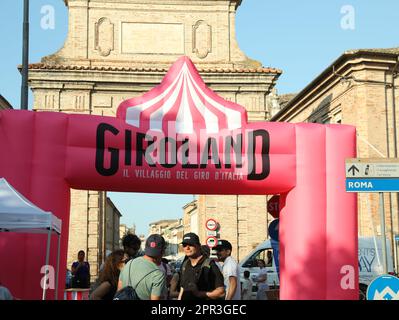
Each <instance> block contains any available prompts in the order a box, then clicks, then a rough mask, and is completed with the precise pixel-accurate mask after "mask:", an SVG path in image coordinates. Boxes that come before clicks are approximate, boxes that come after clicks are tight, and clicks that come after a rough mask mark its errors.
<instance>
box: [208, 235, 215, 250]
mask: <svg viewBox="0 0 399 320" xmlns="http://www.w3.org/2000/svg"><path fill="white" fill-rule="evenodd" d="M206 245H207V246H208V247H209V248H211V249H212V248H214V247H216V246H217V245H218V238H216V237H213V236H211V237H208V238H207V239H206Z"/></svg>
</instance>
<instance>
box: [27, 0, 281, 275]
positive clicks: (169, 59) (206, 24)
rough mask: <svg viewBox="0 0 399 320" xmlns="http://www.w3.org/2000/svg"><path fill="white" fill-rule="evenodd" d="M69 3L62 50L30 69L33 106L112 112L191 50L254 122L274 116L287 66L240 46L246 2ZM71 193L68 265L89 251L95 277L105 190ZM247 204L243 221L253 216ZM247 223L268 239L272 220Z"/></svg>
mask: <svg viewBox="0 0 399 320" xmlns="http://www.w3.org/2000/svg"><path fill="white" fill-rule="evenodd" d="M64 1H65V4H66V5H67V6H68V9H69V31H68V36H67V40H66V42H65V44H64V46H63V48H62V49H60V50H59V51H58V52H57V53H55V54H52V55H50V56H47V57H44V58H43V59H42V61H41V62H40V63H34V64H31V65H30V68H29V82H30V86H31V88H32V91H33V94H34V110H36V111H62V112H68V113H85V114H96V115H107V116H113V115H115V113H116V109H117V107H118V105H119V103H120V102H121V101H123V100H125V99H126V98H131V97H134V96H139V95H142V94H143V93H145V92H147V91H148V90H150V89H151V88H153V87H154V86H156V85H157V84H159V83H160V81H161V80H162V78H163V76H164V75H165V73H166V71H167V70H168V68H169V67H170V65H171V64H172V63H173V62H174V61H176V60H177V59H178V58H179V57H180V56H182V55H186V56H189V57H190V58H191V59H192V60H193V62H194V63H195V64H196V66H197V68H198V70H199V71H200V73H201V76H202V77H203V79H204V80H205V82H206V83H207V85H208V86H210V87H211V88H212V89H213V90H214V91H216V92H217V93H219V94H220V95H221V96H223V97H224V98H226V99H229V100H231V101H234V102H236V103H239V104H241V105H243V106H245V107H246V108H247V110H248V116H249V120H252V121H257V120H265V119H268V118H269V117H270V110H269V107H270V106H269V102H268V101H269V100H270V99H269V98H268V95H269V93H270V92H271V90H272V88H273V87H274V85H275V83H276V81H277V79H278V77H279V75H280V74H281V71H279V70H277V69H273V68H265V67H262V66H261V64H260V63H259V62H257V61H254V60H251V59H249V58H247V57H246V56H245V54H244V53H243V52H242V51H241V50H240V48H239V47H238V44H237V41H236V38H235V17H236V10H237V8H238V7H239V6H240V4H241V2H242V0H90V1H89V0H64ZM71 197H72V199H71V220H70V233H69V249H68V250H69V252H68V265H70V264H71V262H72V261H73V260H74V259H76V254H77V252H78V251H79V250H80V249H83V250H86V251H87V257H88V260H89V262H90V263H91V265H92V273H93V276H96V275H97V267H98V265H99V264H100V263H101V262H102V260H103V257H104V252H105V249H104V234H103V230H104V224H105V218H104V216H105V215H104V207H105V199H106V195H105V193H104V192H97V191H78V190H73V192H72V196H71ZM213 198H215V199H216V198H217V197H214V196H209V199H210V200H211V199H213ZM219 198H223V197H219ZM211 202H215V201H213V200H212V201H211ZM236 202H237V203H238V201H235V202H234V203H236ZM261 202H262V203H265V197H262V200H261ZM221 203H225V201H221ZM231 205H234V204H231ZM245 205H246V209H245V211H243V215H242V216H241V217H238V218H237V221H245V220H248V218H249V217H248V216H247V215H248V214H249V213H250V212H251V210H250V209H248V206H249V205H250V204H249V203H248V201H247V200H245ZM258 205H259V204H257V206H258ZM263 209H264V208H263ZM263 209H262V210H263ZM222 211H223V208H221V210H220V211H218V210H216V211H215V214H217V212H222ZM216 218H218V217H216ZM258 219H260V220H262V219H263V220H265V219H266V218H265V213H264V212H263V216H262V217H261V218H258ZM265 221H266V220H265ZM242 228H244V227H242ZM248 228H252V231H251V232H252V233H257V232H259V237H261V238H262V239H260V240H259V241H261V240H263V239H264V238H265V234H264V233H265V229H266V222H264V223H259V227H258V224H256V225H252V226H247V227H245V230H246V231H245V232H247V230H249V229H248ZM258 229H259V230H258ZM226 230H229V228H226ZM224 236H225V237H229V234H226V235H224ZM232 243H233V244H234V245H237V244H236V243H234V242H232ZM240 250H241V249H240ZM242 250H244V251H245V250H246V249H245V248H244V249H242Z"/></svg>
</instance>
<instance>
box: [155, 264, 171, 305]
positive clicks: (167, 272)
mask: <svg viewBox="0 0 399 320" xmlns="http://www.w3.org/2000/svg"><path fill="white" fill-rule="evenodd" d="M158 268H159V270H161V271H162V272H163V273H164V274H165V280H167V279H168V277H171V276H173V274H172V269H171V268H170V266H169V264H167V263H164V262H161V264H160V265H159V266H158ZM168 285H169V283H166V286H165V289H164V292H163V294H162V297H163V298H164V299H165V300H167V299H168V288H167V286H168Z"/></svg>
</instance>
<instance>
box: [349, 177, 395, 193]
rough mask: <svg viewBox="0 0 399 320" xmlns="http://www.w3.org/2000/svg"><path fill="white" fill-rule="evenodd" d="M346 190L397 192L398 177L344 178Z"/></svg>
mask: <svg viewBox="0 0 399 320" xmlns="http://www.w3.org/2000/svg"><path fill="white" fill-rule="evenodd" d="M346 191H347V192H399V179H397V178H393V179H381V178H376V179H362V178H359V179H350V178H347V179H346Z"/></svg>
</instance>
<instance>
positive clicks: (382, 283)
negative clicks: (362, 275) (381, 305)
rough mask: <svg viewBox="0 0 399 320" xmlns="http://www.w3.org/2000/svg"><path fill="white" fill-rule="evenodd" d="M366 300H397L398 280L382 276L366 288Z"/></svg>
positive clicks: (398, 291) (398, 294) (398, 297)
mask: <svg viewBox="0 0 399 320" xmlns="http://www.w3.org/2000/svg"><path fill="white" fill-rule="evenodd" d="M366 296H367V300H399V278H397V277H394V276H390V275H383V276H380V277H378V278H376V279H374V280H373V281H372V282H371V283H370V285H369V287H368V288H367V295H366Z"/></svg>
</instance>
